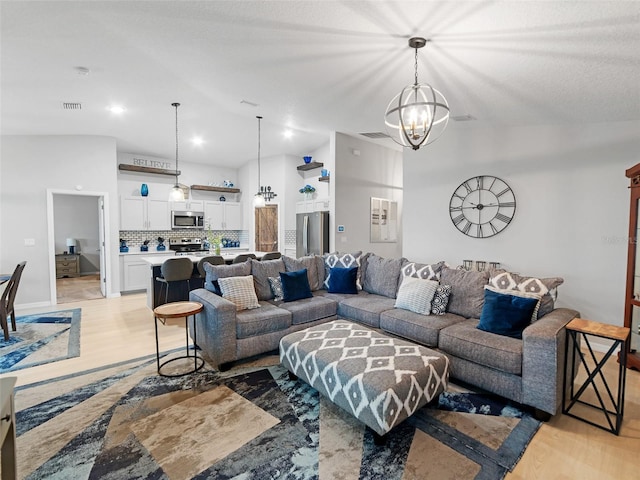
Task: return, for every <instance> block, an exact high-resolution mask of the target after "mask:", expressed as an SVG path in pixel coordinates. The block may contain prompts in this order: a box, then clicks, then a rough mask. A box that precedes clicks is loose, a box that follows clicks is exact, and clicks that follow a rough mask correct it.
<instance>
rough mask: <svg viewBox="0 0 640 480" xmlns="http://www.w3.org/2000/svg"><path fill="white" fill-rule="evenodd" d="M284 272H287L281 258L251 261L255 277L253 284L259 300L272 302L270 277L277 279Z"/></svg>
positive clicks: (252, 272)
mask: <svg viewBox="0 0 640 480" xmlns="http://www.w3.org/2000/svg"><path fill="white" fill-rule="evenodd" d="M284 271H286V270H285V264H284V262H283V261H282V259H281V258H278V259H275V260H265V261H260V260H255V259H251V275H253V283H254V285H255V289H256V295H257V296H258V300H271V299H272V298H273V291H272V290H271V284H270V283H269V277H277V276H279V274H280V272H284Z"/></svg>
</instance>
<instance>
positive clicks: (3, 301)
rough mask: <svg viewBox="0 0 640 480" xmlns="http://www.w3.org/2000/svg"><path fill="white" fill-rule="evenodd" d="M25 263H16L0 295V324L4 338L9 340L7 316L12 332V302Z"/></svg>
mask: <svg viewBox="0 0 640 480" xmlns="http://www.w3.org/2000/svg"><path fill="white" fill-rule="evenodd" d="M26 265H27V262H20V263H19V264H18V266H17V267H16V269H15V270H14V271H13V274H12V275H11V278H10V279H9V281H8V282H7V284H6V287H5V289H4V291H3V292H2V297H0V324H1V325H2V330H3V331H4V339H5V340H9V316H11V328H12V330H13V331H14V332H15V331H16V312H15V311H14V308H13V302H14V300H15V299H16V293H17V292H18V285H19V284H20V278H21V277H22V271H23V270H24V267H25V266H26Z"/></svg>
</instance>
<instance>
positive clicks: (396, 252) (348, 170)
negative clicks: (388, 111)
mask: <svg viewBox="0 0 640 480" xmlns="http://www.w3.org/2000/svg"><path fill="white" fill-rule="evenodd" d="M332 168H333V170H332V171H331V184H332V186H333V188H335V214H334V215H333V216H334V221H333V222H332V228H333V236H334V238H335V243H333V246H334V247H335V248H334V250H338V251H341V252H355V251H358V250H362V251H363V252H373V253H375V254H377V255H380V256H382V257H385V258H398V257H401V256H402V238H403V235H404V234H403V227H402V225H403V223H404V219H403V213H402V212H403V202H404V201H403V193H402V192H403V186H402V172H403V162H402V152H401V151H398V150H394V149H390V148H387V147H384V146H381V145H378V144H375V143H372V142H369V141H367V140H364V139H360V138H355V137H351V136H349V135H345V134H341V133H337V134H336V136H335V164H334V166H333V167H332ZM371 197H379V198H387V199H389V200H395V201H396V202H398V241H397V242H395V243H371V242H370V230H369V217H370V210H371V203H370V200H371ZM338 225H344V227H345V231H344V233H338V232H337V226H338Z"/></svg>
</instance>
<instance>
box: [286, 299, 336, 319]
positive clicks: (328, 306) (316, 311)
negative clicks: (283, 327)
mask: <svg viewBox="0 0 640 480" xmlns="http://www.w3.org/2000/svg"><path fill="white" fill-rule="evenodd" d="M279 307H280V308H282V309H284V310H288V311H289V312H291V324H292V325H300V324H302V323H309V322H314V321H316V320H321V319H323V318H328V317H333V316H335V314H336V310H337V308H338V304H337V303H336V302H335V301H333V300H331V299H329V298H325V297H321V296H313V297H311V298H303V299H301V300H296V301H295V302H285V303H282V304H280V305H279Z"/></svg>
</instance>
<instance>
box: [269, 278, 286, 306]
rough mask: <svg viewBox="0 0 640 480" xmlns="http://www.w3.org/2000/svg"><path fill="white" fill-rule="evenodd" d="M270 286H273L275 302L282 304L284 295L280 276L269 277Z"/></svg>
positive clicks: (272, 291)
mask: <svg viewBox="0 0 640 480" xmlns="http://www.w3.org/2000/svg"><path fill="white" fill-rule="evenodd" d="M269 285H270V286H271V293H272V294H273V300H275V301H276V302H281V301H282V300H284V293H283V291H282V280H280V276H277V277H269Z"/></svg>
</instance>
